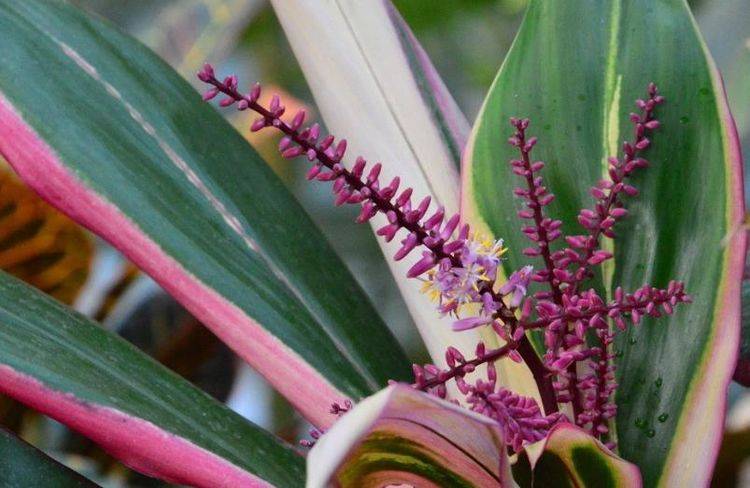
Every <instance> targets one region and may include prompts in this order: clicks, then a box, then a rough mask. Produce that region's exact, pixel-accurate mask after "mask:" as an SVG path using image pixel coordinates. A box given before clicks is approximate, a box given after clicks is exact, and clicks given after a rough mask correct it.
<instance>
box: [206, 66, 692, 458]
mask: <svg viewBox="0 0 750 488" xmlns="http://www.w3.org/2000/svg"><path fill="white" fill-rule="evenodd" d="M198 77H199V78H200V79H201V80H202V81H203V82H205V83H207V84H209V85H211V88H210V89H209V90H208V91H207V92H206V93H205V95H204V99H205V100H210V99H212V98H214V97H216V96H217V95H219V94H222V95H223V96H224V98H223V99H222V100H221V102H220V105H221V106H223V107H227V106H230V105H236V107H237V109H239V110H247V109H250V110H253V111H254V112H256V113H257V114H259V117H258V118H257V119H256V120H255V121H254V122H253V124H252V126H251V130H252V131H258V130H261V129H263V128H266V127H274V128H276V129H277V130H278V131H280V132H281V133H283V137H282V139H281V141H280V143H279V150H280V151H281V154H282V156H283V157H285V158H290V159H291V158H296V157H300V156H305V157H307V159H308V160H309V161H310V162H311V163H312V166H311V168H310V170H309V171H308V173H307V177H308V179H316V180H318V181H330V182H332V183H333V185H332V186H333V193H334V194H335V204H336V205H343V204H345V203H348V204H358V205H360V206H361V211H360V213H359V216H358V217H357V222H360V223H361V222H366V221H369V220H370V219H372V218H373V217H374V216H375V215H377V214H382V215H384V216H385V223H384V224H382V225H381V226H380V227H379V228H378V230H377V234H378V235H380V236H382V237H383V238H385V240H386V241H389V242H390V241H392V240H393V239H395V238H396V236H397V235H401V236H402V237H401V238H400V243H401V246H400V248H399V249H398V250H397V252H396V254H395V255H394V259H396V260H401V259H404V258H405V257H407V256H408V255H409V254H410V253H412V252H413V251H415V250H419V251H420V252H421V255H420V257H419V259H418V260H416V262H415V263H414V264H413V266H411V268H410V269H409V271H408V276H409V277H410V278H417V279H420V280H422V281H423V282H424V290H425V291H426V292H427V293H429V294H430V295H431V296H433V297H434V299H435V300H436V301H437V302H438V310H439V311H440V313H442V314H450V315H452V316H454V317H455V318H456V320H455V321H454V325H453V328H454V329H455V330H467V329H472V328H475V327H490V328H491V329H492V330H494V331H495V332H496V333H497V334H498V336H499V337H500V338H501V339H503V341H504V345H503V346H502V347H498V348H495V349H487V348H486V347H485V345H484V344H483V343H481V342H480V343H479V344H477V347H476V350H475V355H474V357H473V358H471V359H467V358H465V357H464V356H463V354H462V353H461V352H460V351H458V350H457V349H455V348H453V347H449V348H448V350H447V351H446V356H445V357H446V364H447V368H446V369H440V368H439V367H437V366H435V365H424V366H418V365H414V368H413V369H414V376H415V383H414V385H413V386H414V387H415V388H418V389H420V390H423V391H427V392H430V393H433V394H436V395H438V396H440V397H442V398H445V397H446V396H447V388H446V384H447V383H448V382H449V381H453V382H454V383H455V385H456V387H457V389H458V391H460V392H461V393H462V394H463V395H465V402H466V405H467V406H468V407H469V408H471V409H472V410H475V411H477V412H480V413H482V414H484V415H487V416H489V417H491V418H493V419H495V420H497V421H498V422H499V423H500V424H501V425H502V426H503V428H504V430H505V433H506V439H507V441H508V443H509V446H510V447H511V448H512V449H514V450H516V451H517V450H519V449H521V448H522V447H523V446H524V445H525V444H527V443H530V442H535V441H537V440H539V439H542V438H543V437H544V436H545V435H546V432H548V431H549V429H550V428H551V427H552V426H553V425H554V424H555V423H557V422H561V421H570V422H574V423H576V424H577V425H579V426H581V427H582V428H584V429H586V430H588V431H589V432H590V433H591V434H592V435H594V436H596V437H598V438H601V439H602V440H604V441H609V442H610V445H613V443H612V442H611V439H610V436H609V435H608V433H609V429H608V422H609V420H610V419H611V418H612V417H614V415H615V414H616V407H615V405H614V403H613V401H612V397H613V393H614V390H615V389H616V386H617V384H616V382H615V376H614V371H615V366H614V362H613V359H614V357H613V352H612V342H613V340H614V333H615V331H617V330H623V329H625V328H626V326H627V322H628V321H629V322H632V323H633V324H635V325H637V324H638V323H639V322H640V321H641V318H642V317H644V316H652V317H659V316H660V315H661V314H662V313H666V314H670V313H672V311H673V308H674V307H675V306H676V305H677V304H678V303H682V302H689V301H690V297H689V296H688V295H686V294H685V292H684V286H683V284H682V283H680V282H676V281H673V282H670V283H669V285H668V287H667V288H666V289H657V288H654V287H651V286H649V285H645V286H643V287H642V288H640V289H638V290H636V291H635V292H633V293H625V292H623V291H622V289H620V288H617V289H616V290H615V292H614V297H613V299H612V300H610V301H606V300H604V299H603V298H602V297H601V296H600V295H599V294H598V293H597V292H596V291H595V290H594V289H582V286H583V284H584V283H585V282H586V280H588V279H589V278H590V277H592V276H593V268H594V267H596V266H599V265H601V264H602V263H603V262H605V261H607V260H608V259H611V258H612V255H611V253H609V252H607V251H605V250H603V249H601V242H600V241H601V239H602V237H607V238H614V237H615V234H614V231H613V226H614V225H615V223H616V222H617V221H618V220H619V219H621V218H623V217H625V216H626V215H627V211H626V210H625V209H624V208H623V204H624V202H623V196H635V195H637V190H636V189H635V188H634V187H633V186H632V185H630V184H629V183H628V182H627V181H628V178H629V177H630V176H631V174H632V173H633V172H634V171H635V170H637V169H639V168H645V167H646V166H648V162H647V161H646V160H645V159H644V158H643V157H641V155H640V154H641V152H642V151H644V150H645V149H647V148H648V146H649V145H650V140H649V139H648V138H647V135H648V133H649V132H651V131H653V130H655V129H657V128H658V126H659V123H658V121H657V120H656V119H655V118H654V109H655V108H656V106H658V105H659V104H661V103H662V102H663V98H662V97H661V96H660V95H659V94H658V91H657V89H656V87H655V86H654V85H653V84H651V85H649V88H648V95H649V96H648V99H647V100H638V101H637V105H638V108H639V110H640V112H639V113H638V114H631V117H630V118H631V121H632V122H633V127H634V138H633V141H632V142H625V143H624V144H623V157H622V158H617V157H612V158H610V159H609V175H608V176H609V178H608V179H605V180H602V181H600V182H599V183H598V184H597V185H596V186H595V187H594V188H592V190H591V194H592V195H593V197H594V199H595V204H594V207H593V209H584V210H581V212H580V214H579V216H578V222H579V223H580V225H581V226H582V227H583V228H584V229H585V231H586V233H584V234H581V235H571V236H563V234H562V222H561V221H559V220H554V219H552V218H550V217H548V216H546V214H545V207H547V205H549V204H550V203H551V202H552V200H553V199H554V196H553V194H552V193H550V192H549V191H548V189H547V188H546V187H545V186H544V184H543V179H542V177H541V176H540V171H541V170H542V168H543V167H544V163H543V162H541V161H532V158H531V152H532V149H533V147H534V146H535V144H536V142H537V140H536V138H535V137H527V134H526V130H527V128H528V126H529V121H528V120H527V119H515V118H514V119H511V124H512V126H513V128H514V129H515V131H514V134H513V135H512V136H511V137H510V139H509V142H510V144H511V145H512V146H514V147H516V148H517V149H518V151H519V156H520V157H519V158H518V159H515V160H513V161H511V166H512V170H513V172H514V173H515V174H517V175H518V176H520V177H521V178H522V179H523V182H524V186H523V187H521V188H517V189H516V190H515V194H516V195H517V196H518V197H519V198H522V199H523V200H524V203H525V207H526V208H524V209H523V210H521V211H520V212H518V216H519V217H520V218H521V219H523V220H527V221H528V222H529V223H528V225H526V226H525V227H523V229H522V231H523V233H524V234H525V235H526V236H527V237H528V238H529V239H530V240H531V241H532V243H533V244H532V246H531V247H529V248H527V249H525V250H524V251H523V253H524V254H525V255H526V256H529V257H533V258H539V259H540V260H541V266H539V268H538V269H536V270H535V269H534V268H533V267H532V266H531V265H528V266H524V267H523V268H521V269H519V270H517V271H515V272H514V273H512V274H511V275H510V277H509V278H508V280H507V281H506V282H505V283H502V284H500V283H497V280H498V276H499V273H498V268H499V266H500V265H501V260H502V256H503V254H504V253H505V252H506V249H505V248H504V247H503V243H502V240H498V241H494V240H491V239H487V238H485V237H483V236H480V235H478V234H476V233H473V232H472V231H471V229H470V228H469V226H468V225H467V224H465V223H461V221H460V217H459V215H452V216H450V217H449V216H447V215H446V214H445V210H444V209H443V208H442V207H438V208H436V209H434V210H432V211H430V198H429V197H426V198H424V199H422V200H420V201H419V202H418V203H413V202H412V189H411V188H401V181H400V180H399V178H398V177H396V178H394V179H393V180H391V181H390V182H389V183H388V184H382V183H381V181H380V178H379V175H380V169H381V165H380V163H377V164H374V165H372V166H371V167H370V168H369V170H368V168H367V166H368V164H367V162H366V161H365V160H364V159H363V158H362V157H358V158H357V159H356V161H355V162H354V164H352V165H351V168H350V169H349V168H347V167H346V166H345V165H344V164H343V163H342V161H343V159H344V156H345V154H346V140H343V139H342V140H340V141H338V142H336V140H335V138H334V137H333V136H330V135H329V136H325V137H321V133H320V128H319V126H318V125H317V124H314V125H312V126H309V127H303V124H304V121H305V112H304V111H303V110H301V111H299V112H297V113H296V114H295V115H294V116H293V117H292V118H291V121H290V122H289V123H286V122H284V121H283V120H282V119H281V116H282V115H283V114H284V106H283V105H282V104H281V101H280V100H279V98H278V96H274V97H273V98H272V100H271V102H270V104H269V106H268V107H264V106H262V105H260V104H259V103H258V99H259V97H260V91H261V89H260V86H259V85H258V84H256V85H255V86H253V87H252V89H251V90H250V91H249V93H247V94H243V93H241V92H239V91H238V89H237V78H236V77H235V76H229V77H227V78H225V79H224V80H223V81H220V80H219V79H217V78H216V77H215V74H214V70H213V68H212V67H211V66H210V65H206V66H205V67H204V68H203V70H201V71H200V72H199V73H198ZM563 237H564V241H565V242H566V243H567V246H565V245H562V246H558V248H557V249H553V246H554V245H555V244H556V242H558V241H560V239H561V238H563ZM532 281H533V282H537V283H539V284H540V285H544V286H545V287H546V289H544V290H542V291H537V292H536V293H534V294H533V295H529V294H528V293H527V289H528V287H529V286H530V283H531V282H532ZM532 330H541V331H543V335H544V343H545V346H546V354H545V355H544V357H543V358H539V356H538V355H537V354H536V352H535V351H534V349H533V347H532V346H531V343H530V342H529V339H528V338H527V332H529V331H532ZM503 358H508V359H510V360H514V361H517V362H524V363H525V364H526V365H527V366H528V367H529V369H530V370H531V372H532V373H533V375H534V379H535V380H536V382H537V385H538V387H539V392H540V397H541V400H542V406H541V408H540V406H539V405H538V404H537V403H536V401H535V400H534V399H532V398H525V397H521V396H518V395H516V394H515V393H513V392H511V391H509V390H507V389H505V388H503V387H501V386H498V384H497V374H496V369H495V363H496V362H497V361H499V360H501V359H503ZM482 365H486V368H487V372H486V379H476V380H473V381H472V382H470V381H469V380H467V375H468V374H470V373H472V372H474V371H475V370H476V369H477V368H478V367H479V366H482ZM453 400H454V401H455V400H456V399H453ZM566 404H569V405H570V408H569V409H568V411H570V412H571V414H572V418H569V417H568V416H567V415H566V414H563V413H562V412H560V411H559V408H560V407H561V406H564V405H566ZM336 413H337V414H338V413H340V412H336Z"/></svg>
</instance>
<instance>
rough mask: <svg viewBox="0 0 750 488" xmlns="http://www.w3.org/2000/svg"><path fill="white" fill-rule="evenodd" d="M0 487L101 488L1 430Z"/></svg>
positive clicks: (0, 428) (8, 432) (6, 431)
mask: <svg viewBox="0 0 750 488" xmlns="http://www.w3.org/2000/svg"><path fill="white" fill-rule="evenodd" d="M0 485H1V486H4V487H6V488H13V487H18V488H21V487H23V486H56V487H60V488H73V487H78V488H88V487H94V486H99V485H97V484H96V483H92V482H91V481H89V480H88V479H86V478H84V477H83V476H81V475H80V474H78V473H76V472H75V471H73V470H72V469H70V468H67V467H65V466H63V465H62V464H60V463H58V462H57V461H55V460H54V459H52V458H51V457H49V456H47V455H46V454H44V453H43V452H42V451H39V450H38V449H36V448H35V447H34V446H32V445H30V444H27V443H26V442H24V441H22V440H21V439H19V438H18V437H16V436H15V435H14V434H13V433H12V432H10V431H8V430H5V429H4V428H2V427H0Z"/></svg>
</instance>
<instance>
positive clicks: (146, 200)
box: [0, 0, 410, 426]
mask: <svg viewBox="0 0 750 488" xmlns="http://www.w3.org/2000/svg"><path fill="white" fill-rule="evenodd" d="M0 31H2V32H3V47H2V51H0V154H2V155H3V156H4V157H5V158H6V159H7V160H8V161H9V162H10V164H11V165H12V166H13V168H14V169H15V170H16V172H18V174H19V175H20V176H21V178H22V179H23V180H24V181H25V182H26V183H27V184H28V185H29V186H31V187H32V188H33V189H34V190H35V191H36V192H37V193H39V194H40V195H41V196H42V197H43V198H45V199H46V200H47V201H49V202H50V203H51V204H53V205H54V206H56V207H58V208H59V209H61V210H62V211H64V212H65V213H67V214H68V215H70V216H71V217H73V218H74V219H75V220H77V221H78V222H79V223H81V224H83V225H84V226H86V227H88V228H89V229H91V230H92V231H94V232H95V233H97V234H99V235H100V236H102V237H103V238H105V239H106V240H108V241H110V242H111V243H112V244H113V245H114V246H116V247H117V248H118V249H120V250H121V251H122V252H123V253H124V254H125V255H126V256H127V257H128V258H130V259H131V260H132V261H133V262H134V263H136V264H137V265H138V266H139V267H141V268H142V269H143V270H144V271H145V272H147V273H149V274H150V275H151V276H152V277H153V278H154V279H155V280H156V281H157V282H159V283H160V284H161V285H162V286H163V287H164V289H166V290H167V291H168V292H169V293H170V294H172V295H173V296H174V297H175V298H176V299H177V300H178V301H180V302H181V303H182V304H183V305H184V306H185V307H186V308H187V309H188V310H189V311H190V312H191V313H192V314H193V315H194V316H196V317H197V318H198V319H200V320H201V321H202V322H203V323H204V324H206V325H207V326H208V327H210V328H211V329H212V330H213V332H214V333H216V335H217V336H219V338H221V339H222V340H223V341H224V342H226V343H227V344H228V345H229V346H230V347H232V348H233V349H234V350H235V352H237V353H238V354H239V355H240V356H241V357H242V358H243V359H245V360H246V361H247V362H248V363H250V364H251V365H252V366H253V367H254V368H255V369H256V370H258V371H259V372H260V373H261V374H263V375H264V376H265V377H266V378H267V379H268V380H269V381H270V382H271V383H272V384H273V385H274V386H275V387H276V388H277V389H278V390H279V391H280V392H281V393H282V394H283V395H285V396H286V397H287V398H289V399H290V400H291V401H292V403H293V404H294V405H295V406H296V407H297V408H298V409H299V410H300V411H301V412H302V413H303V414H304V415H305V416H306V417H307V418H308V419H310V420H311V421H312V422H314V423H315V424H316V425H318V426H325V425H327V424H328V423H330V422H331V420H332V419H331V416H330V415H329V414H328V409H329V407H330V404H331V403H332V402H334V401H341V400H343V399H345V398H352V399H357V398H360V397H363V396H366V395H368V394H370V393H372V392H374V391H377V390H378V389H379V388H380V387H382V386H383V385H385V383H386V381H387V380H388V379H390V378H395V379H406V378H408V375H409V374H410V372H409V368H408V367H409V364H408V362H407V360H406V358H405V356H404V355H403V353H402V352H401V349H400V348H399V345H398V344H397V342H396V341H395V339H394V338H393V336H392V335H391V334H390V332H389V331H388V329H387V327H386V326H385V325H384V324H383V322H382V321H381V320H380V319H379V318H378V313H377V311H376V310H375V309H374V308H373V307H372V306H371V305H370V303H369V301H368V299H367V298H366V297H365V295H364V293H363V292H362V290H361V289H360V288H359V286H358V285H357V283H356V282H355V280H354V279H353V277H352V276H351V274H350V273H349V272H348V271H347V269H346V268H345V266H344V265H343V264H342V262H341V261H340V260H339V259H338V258H337V256H336V255H335V254H334V252H333V250H332V249H331V247H330V246H329V245H328V244H327V242H326V241H325V239H324V238H323V236H322V234H321V233H320V232H319V231H318V229H317V228H316V227H315V226H314V224H313V223H312V221H311V220H310V218H309V217H308V216H307V214H306V213H305V211H304V209H303V208H301V206H300V205H299V204H298V203H297V202H296V201H295V200H294V199H293V197H292V196H291V195H290V194H289V192H288V191H287V190H286V189H285V187H284V186H283V184H282V183H281V182H280V181H279V180H278V179H277V178H276V176H275V175H274V174H273V172H272V171H271V170H270V168H268V166H267V165H266V164H265V163H264V162H263V161H262V160H261V159H260V158H259V156H258V155H257V154H256V153H255V152H254V151H253V150H252V149H251V148H250V146H249V145H248V144H247V143H246V142H245V140H244V139H243V138H242V137H241V136H240V135H239V134H237V133H236V132H235V131H234V130H233V129H232V128H231V127H230V126H229V125H228V124H227V123H226V122H225V121H224V120H223V119H222V118H221V117H220V116H219V115H218V114H217V113H216V111H215V110H214V109H212V108H211V107H209V106H208V105H207V104H204V103H201V101H200V97H199V96H198V94H197V93H195V92H194V91H193V89H192V88H191V87H190V85H188V83H186V82H185V81H184V80H183V79H182V78H181V77H180V76H179V75H178V74H177V73H175V72H174V71H173V70H172V69H171V68H169V67H168V66H167V65H166V64H164V63H163V62H161V61H160V60H159V59H157V58H156V56H154V54H153V53H151V52H150V51H148V50H147V49H146V48H144V47H143V46H141V45H140V44H138V43H137V42H136V41H134V40H133V39H131V38H128V37H127V36H125V35H123V34H121V33H120V32H118V31H116V30H115V29H112V28H111V27H110V26H108V25H106V24H105V23H103V22H101V21H99V20H95V19H92V18H89V17H87V16H86V15H84V14H83V13H81V12H79V11H78V10H76V9H75V8H73V7H71V6H69V5H67V4H64V3H61V2H59V1H57V0H53V1H41V0H31V1H28V2H27V1H24V2H4V3H2V4H0Z"/></svg>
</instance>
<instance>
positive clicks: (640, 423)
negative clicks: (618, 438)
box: [635, 417, 646, 429]
mask: <svg viewBox="0 0 750 488" xmlns="http://www.w3.org/2000/svg"><path fill="white" fill-rule="evenodd" d="M635 426H636V427H638V428H639V429H642V428H644V427H645V426H646V421H645V420H643V419H642V418H640V417H638V418H637V419H635Z"/></svg>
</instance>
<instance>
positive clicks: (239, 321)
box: [0, 93, 347, 428]
mask: <svg viewBox="0 0 750 488" xmlns="http://www.w3.org/2000/svg"><path fill="white" fill-rule="evenodd" d="M0 154H2V155H3V157H4V158H5V159H6V160H7V161H8V163H10V165H11V166H12V167H13V169H14V170H15V171H16V173H18V175H19V176H20V177H21V179H22V180H23V181H24V182H25V183H26V184H27V185H28V186H29V187H31V188H32V189H33V190H34V191H35V192H37V193H38V194H39V195H40V196H41V197H42V198H43V199H44V200H46V201H47V202H49V203H50V204H51V205H53V206H54V207H56V208H58V209H59V210H61V211H62V212H63V213H65V214H67V215H68V216H70V217H71V218H72V219H73V220H75V221H76V222H78V223H79V224H81V225H83V226H85V227H86V228H88V229H90V230H91V231H92V232H94V233H96V234H98V235H99V236H101V237H102V238H104V239H106V240H107V241H109V242H110V243H111V244H112V245H114V246H115V247H116V248H117V249H119V250H120V251H121V252H122V253H123V254H124V255H125V256H127V257H128V258H129V259H130V260H131V261H133V263H135V264H136V265H137V266H138V267H139V268H141V269H142V270H143V271H145V272H146V273H148V274H149V275H151V276H152V277H153V278H154V279H155V280H156V281H157V282H158V283H159V284H160V285H161V286H162V287H163V288H164V289H165V290H166V291H167V292H168V293H169V294H171V295H172V296H173V297H174V298H175V299H177V300H178V301H179V302H180V303H182V305H183V306H185V308H186V309H187V310H189V311H190V313H192V314H193V315H194V316H195V317H196V318H198V319H199V320H200V321H201V322H202V323H204V324H205V325H206V326H208V327H209V328H210V329H211V330H212V331H213V332H214V333H215V334H216V335H217V336H218V337H219V338H220V339H221V340H222V341H224V342H225V343H226V344H227V345H228V346H229V347H231V348H232V349H233V350H234V351H235V352H236V353H237V354H238V355H239V356H240V357H241V358H243V359H244V360H245V361H247V363H248V364H250V365H251V366H252V367H253V368H254V369H255V370H256V371H258V372H259V373H260V374H262V375H263V376H264V377H265V378H266V379H267V380H268V381H269V382H270V383H271V384H272V385H273V386H274V387H275V388H276V389H277V390H278V391H279V393H281V394H282V395H283V396H284V397H286V398H287V399H289V401H290V402H291V403H292V404H293V405H294V407H295V408H297V409H298V410H299V411H300V412H301V413H302V415H304V416H305V418H307V419H308V420H309V421H310V422H312V423H313V424H314V425H316V426H318V427H322V428H326V427H328V426H330V425H331V423H332V422H333V420H334V419H335V418H334V416H332V415H330V413H329V408H330V405H331V404H332V403H333V402H341V401H343V400H346V399H347V396H346V395H344V394H343V393H341V392H339V391H338V390H337V389H336V388H335V387H334V386H333V385H332V384H331V383H330V382H329V381H327V380H326V379H325V378H324V377H323V376H322V375H321V374H320V373H319V372H318V371H316V370H315V369H314V368H313V367H312V366H311V365H309V364H308V363H307V362H305V361H304V359H302V358H301V357H300V356H299V355H298V354H296V353H295V352H294V351H293V350H291V349H289V348H288V347H287V346H285V345H284V344H283V343H282V342H281V341H280V340H279V339H278V338H276V337H275V336H273V335H271V334H270V333H269V332H268V331H267V330H265V329H264V328H263V327H262V326H260V325H259V324H258V323H257V322H256V321H254V320H253V319H252V318H251V317H249V316H248V315H246V314H245V313H244V312H243V311H242V310H241V309H240V308H239V307H237V306H236V305H235V304H233V303H231V302H229V301H228V300H227V299H225V298H224V297H222V296H221V295H219V294H218V293H217V292H216V291H215V290H213V289H211V288H209V287H208V286H207V285H205V284H204V283H202V282H201V281H200V280H199V279H198V278H197V277H195V276H193V275H192V274H190V273H189V272H188V271H187V270H186V269H185V268H183V267H182V266H181V265H180V263H178V262H177V261H176V260H174V259H173V258H172V257H171V256H169V255H167V254H166V253H165V252H164V251H163V250H162V249H161V248H160V247H159V246H158V244H157V243H156V242H154V241H153V240H151V239H150V238H149V237H148V236H147V235H146V234H145V233H144V232H143V231H142V230H141V229H140V228H138V226H137V225H136V224H135V223H134V222H133V221H131V220H130V219H129V218H128V217H127V216H125V215H124V214H123V213H122V212H121V211H120V210H119V209H118V208H117V207H116V206H115V205H113V204H112V203H110V202H108V201H106V200H105V199H104V197H102V196H101V195H99V194H97V193H96V192H95V191H94V190H92V189H91V188H89V187H87V186H86V185H85V184H84V183H83V182H82V181H81V180H80V179H78V178H77V177H76V176H75V175H74V174H73V173H72V172H71V171H70V170H69V169H68V168H66V167H65V165H64V163H63V162H62V161H61V160H60V158H59V157H58V156H57V155H56V154H55V152H54V151H53V149H52V148H50V147H49V146H48V145H47V144H46V143H45V142H44V141H43V140H42V139H41V138H40V137H39V136H38V135H37V134H36V132H35V131H34V130H33V129H32V128H31V127H30V126H29V125H28V124H27V123H26V122H25V121H24V120H23V118H22V117H21V115H20V114H19V113H18V112H17V111H16V110H15V107H13V105H12V104H11V103H10V101H9V100H8V99H7V98H6V97H5V96H4V94H2V93H0Z"/></svg>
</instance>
